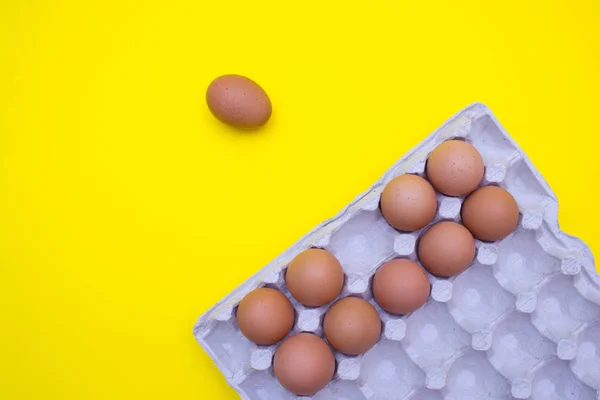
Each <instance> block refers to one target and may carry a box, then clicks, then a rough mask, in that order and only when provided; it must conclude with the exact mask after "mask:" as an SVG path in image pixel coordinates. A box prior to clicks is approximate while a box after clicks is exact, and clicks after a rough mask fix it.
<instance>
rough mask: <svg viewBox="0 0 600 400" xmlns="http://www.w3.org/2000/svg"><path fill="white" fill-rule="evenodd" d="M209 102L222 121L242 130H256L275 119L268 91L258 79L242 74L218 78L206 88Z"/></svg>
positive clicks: (216, 115)
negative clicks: (255, 80)
mask: <svg viewBox="0 0 600 400" xmlns="http://www.w3.org/2000/svg"><path fill="white" fill-rule="evenodd" d="M206 103H207V104H208V108H209V110H210V111H211V112H212V114H213V115H214V116H215V117H216V118H217V119H219V120H220V121H222V122H224V123H226V124H228V125H231V126H234V127H237V128H241V129H255V128H258V127H260V126H261V125H264V124H266V123H267V121H268V120H269V119H270V118H271V113H272V106H271V100H270V99H269V96H268V95H267V93H266V92H265V91H264V90H263V88H262V87H260V86H259V85H258V84H257V83H256V82H254V81H253V80H251V79H250V78H246V77H245V76H241V75H223V76H220V77H218V78H216V79H215V80H214V81H212V83H211V84H210V85H209V86H208V89H207V90H206Z"/></svg>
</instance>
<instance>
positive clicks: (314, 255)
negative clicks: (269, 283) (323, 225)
mask: <svg viewBox="0 0 600 400" xmlns="http://www.w3.org/2000/svg"><path fill="white" fill-rule="evenodd" d="M285 283H286V285H287V287H288V289H289V291H290V293H291V294H292V296H293V297H294V298H295V299H296V300H298V301H299V302H300V303H302V304H304V305H305V306H307V307H320V306H324V305H325V304H329V303H331V302H332V301H333V300H335V298H336V297H337V296H339V294H340V292H341V291H342V287H343V286H344V270H343V269H342V264H340V262H339V261H338V259H337V258H335V256H334V255H333V254H331V253H330V252H328V251H327V250H322V249H308V250H305V251H303V252H301V253H300V254H298V255H297V256H296V257H294V259H293V260H292V261H291V262H290V264H289V266H288V268H287V271H286V275H285Z"/></svg>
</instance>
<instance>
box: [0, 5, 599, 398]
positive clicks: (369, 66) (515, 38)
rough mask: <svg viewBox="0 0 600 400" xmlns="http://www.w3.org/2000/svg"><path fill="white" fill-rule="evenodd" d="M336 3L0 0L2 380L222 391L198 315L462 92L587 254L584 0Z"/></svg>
mask: <svg viewBox="0 0 600 400" xmlns="http://www.w3.org/2000/svg"><path fill="white" fill-rule="evenodd" d="M357 3H359V4H360V5H357V6H352V5H348V4H349V3H348V2H342V1H334V2H329V1H323V0H319V1H312V0H310V1H302V2H298V3H289V2H285V1H269V2H267V1H258V0H257V1H247V0H239V1H231V0H230V1H226V2H219V1H210V2H209V1H202V0H189V1H184V0H170V1H154V0H152V1H151V0H131V1H120V0H119V1H117V0H104V1H79V0H47V1H34V0H33V1H23V0H3V1H2V3H1V5H0V271H1V276H0V306H1V311H2V318H1V319H0V354H1V355H0V358H1V360H2V361H1V362H0V398H6V399H34V398H44V399H61V400H69V399H77V400H81V399H85V400H94V399H128V400H131V399H144V400H149V399H213V398H214V399H235V398H236V395H235V393H234V392H233V390H231V389H230V388H229V387H228V386H227V385H226V383H225V380H224V379H223V378H222V376H221V375H220V373H219V372H218V370H217V369H216V368H215V367H214V366H213V365H212V363H211V361H210V360H209V358H208V357H207V356H206V355H205V354H204V352H203V351H202V350H201V348H200V347H199V346H198V345H197V344H196V343H195V341H194V339H193V337H192V333H191V329H192V325H193V324H194V322H195V319H196V317H197V316H199V315H200V314H201V313H202V312H203V311H205V310H206V309H207V308H208V307H210V306H211V305H212V304H214V303H215V302H216V301H217V300H219V299H220V298H221V297H223V296H224V295H225V294H227V293H228V292H230V291H231V290H232V289H233V288H234V287H235V286H236V285H238V284H239V283H241V282H242V281H244V280H245V279H246V278H247V277H248V276H249V275H250V274H252V273H253V272H255V271H256V270H258V269H259V268H260V267H262V266H263V265H264V264H265V263H267V262H268V261H269V260H271V259H272V258H273V257H275V256H276V255H277V254H278V253H280V252H281V251H282V250H284V249H285V248H286V247H287V246H289V245H290V244H292V243H293V242H294V241H295V240H296V239H298V238H299V237H300V236H301V235H303V234H304V233H305V232H306V231H308V230H309V229H310V228H312V227H313V226H314V225H316V224H317V223H318V222H320V221H321V220H323V219H325V218H328V217H330V216H332V215H333V214H335V213H336V212H337V211H338V210H339V209H340V208H341V207H343V206H344V205H345V204H346V203H347V202H349V201H350V200H351V199H353V198H354V196H355V195H357V194H358V193H359V192H361V191H363V190H365V189H366V188H367V187H368V186H369V185H370V184H371V183H372V182H373V181H374V180H376V179H377V178H378V177H379V176H380V175H381V174H382V173H383V172H384V171H385V170H386V168H388V167H389V166H390V165H391V164H392V163H393V162H394V160H396V159H397V158H398V157H400V156H401V155H402V154H403V153H404V152H406V151H407V150H408V149H410V148H411V147H413V146H414V145H415V144H417V143H418V142H419V141H420V140H421V139H422V138H423V137H424V136H425V135H426V134H428V133H430V132H431V131H432V130H433V129H435V128H436V127H437V126H438V125H440V124H441V123H442V122H443V121H444V120H445V119H447V118H448V117H450V116H451V115H452V114H454V113H455V112H456V111H458V110H459V109H460V108H462V107H463V106H465V105H467V104H469V103H471V102H473V101H482V102H485V103H486V104H488V105H489V106H490V107H491V108H492V110H493V111H494V112H495V113H496V114H497V116H498V117H499V119H500V121H501V122H502V123H503V124H504V125H505V127H506V128H507V129H508V130H509V132H510V133H511V134H512V135H513V136H514V138H515V139H516V140H517V141H518V142H519V144H520V145H521V146H522V147H523V148H524V149H525V151H526V152H527V153H528V154H529V155H530V156H531V158H532V160H533V162H534V163H535V164H536V166H537V167H538V168H539V169H540V171H541V172H542V173H543V174H544V176H545V177H546V178H547V180H548V182H549V183H550V185H551V186H552V187H553V189H554V190H555V191H556V193H557V195H558V197H559V199H560V202H561V208H560V222H561V225H562V227H563V228H564V229H565V230H566V231H568V232H570V233H572V234H575V235H577V236H579V237H581V238H583V239H584V240H585V241H587V243H588V244H589V245H590V247H591V248H592V250H595V251H596V252H598V250H599V249H600V236H598V226H599V224H600V213H599V212H597V211H595V207H594V203H595V202H597V200H596V199H595V196H596V194H597V193H598V187H597V185H598V176H599V174H600V161H599V159H600V157H599V156H598V144H599V140H598V135H599V134H600V131H599V130H598V117H597V115H598V112H599V109H600V107H599V106H600V100H599V96H598V93H599V92H600V73H599V72H600V40H598V38H599V37H600V28H599V26H600V25H598V22H597V21H598V19H599V18H600V9H599V8H600V6H599V2H598V1H597V0H588V1H572V0H562V1H559V0H550V1H548V0H545V1H530V2H525V1H521V0H507V1H501V2H497V1H496V2H495V1H489V0H480V1H475V0H472V1H464V2H454V1H429V2H414V1H397V0H393V1H392V0H390V1H372V2H357ZM417 3H419V4H417ZM218 4H222V5H218ZM369 4H370V5H369ZM230 72H234V73H240V74H244V75H248V76H250V77H252V78H254V79H255V80H257V81H258V82H260V84H262V85H263V86H264V88H265V89H266V90H267V92H268V93H269V94H270V96H271V98H272V101H273V104H274V115H273V119H272V121H271V122H270V123H269V125H268V127H267V128H266V129H264V130H263V131H261V132H259V133H255V134H248V133H238V132H235V131H233V130H230V129H228V128H226V127H224V126H223V125H221V124H220V123H218V122H217V121H215V120H214V119H213V118H212V117H211V115H209V113H208V111H207V109H206V106H205V104H204V97H203V96H204V91H205V88H206V86H207V85H208V83H209V82H210V80H211V79H212V78H213V77H215V76H217V75H219V74H223V73H230Z"/></svg>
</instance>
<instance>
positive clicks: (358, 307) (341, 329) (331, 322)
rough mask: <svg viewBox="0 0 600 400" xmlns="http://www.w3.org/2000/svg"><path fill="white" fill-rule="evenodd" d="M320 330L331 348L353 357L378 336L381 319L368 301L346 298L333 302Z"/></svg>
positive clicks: (376, 339) (365, 348) (366, 347)
mask: <svg viewBox="0 0 600 400" xmlns="http://www.w3.org/2000/svg"><path fill="white" fill-rule="evenodd" d="M323 331H324V332H325V337H326V338H327V341H328V342H329V344H331V345H332V346H333V348H334V349H336V350H337V351H339V352H340V353H343V354H347V355H351V356H355V355H358V354H362V353H364V352H365V351H367V350H369V349H370V348H371V347H373V346H374V345H375V343H377V341H378V340H379V336H380V335H381V319H379V314H378V313H377V310H376V309H375V307H373V306H372V305H371V304H370V303H369V302H368V301H365V300H363V299H359V298H356V297H345V298H343V299H341V300H338V301H336V302H335V303H333V305H332V306H331V307H330V308H329V310H328V311H327V313H326V314H325V319H324V321H323Z"/></svg>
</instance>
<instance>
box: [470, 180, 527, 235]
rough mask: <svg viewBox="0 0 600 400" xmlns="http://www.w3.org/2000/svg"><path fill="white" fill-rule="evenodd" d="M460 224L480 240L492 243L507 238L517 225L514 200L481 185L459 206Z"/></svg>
mask: <svg viewBox="0 0 600 400" xmlns="http://www.w3.org/2000/svg"><path fill="white" fill-rule="evenodd" d="M461 214H462V221H463V224H464V225H465V226H466V227H467V228H468V229H469V230H470V231H471V233H472V234H473V236H475V237H476V238H477V239H479V240H483V241H487V242H494V241H496V240H500V239H503V238H505V237H506V236H508V235H509V234H510V233H511V232H512V231H514V230H515V229H516V227H517V224H518V223H519V206H518V205H517V201H516V200H515V198H514V197H513V196H512V195H511V194H510V193H509V192H508V191H506V190H504V189H502V188H501V187H498V186H484V187H482V188H479V189H477V190H476V191H474V192H473V193H471V194H470V195H469V197H467V198H466V200H465V201H464V203H463V205H462V211H461Z"/></svg>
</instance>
